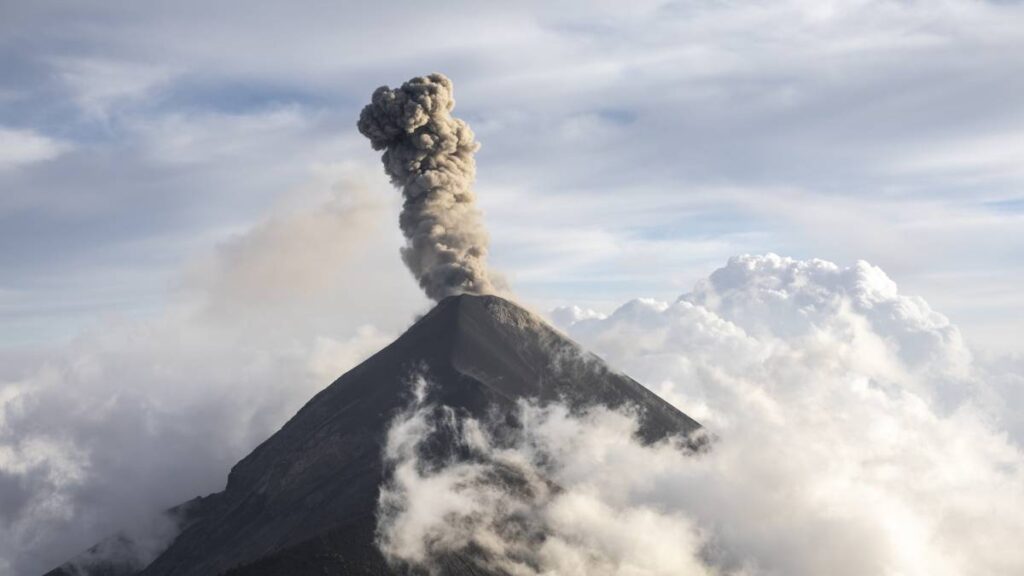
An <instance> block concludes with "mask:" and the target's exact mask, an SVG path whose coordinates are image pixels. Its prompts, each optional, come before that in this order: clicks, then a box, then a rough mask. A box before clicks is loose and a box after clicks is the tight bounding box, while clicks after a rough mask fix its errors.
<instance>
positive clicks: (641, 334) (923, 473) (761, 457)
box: [381, 255, 1024, 576]
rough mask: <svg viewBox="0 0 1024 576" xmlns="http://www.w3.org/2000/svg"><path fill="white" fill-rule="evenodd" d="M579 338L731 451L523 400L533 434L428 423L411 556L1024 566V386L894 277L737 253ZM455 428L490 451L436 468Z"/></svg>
mask: <svg viewBox="0 0 1024 576" xmlns="http://www.w3.org/2000/svg"><path fill="white" fill-rule="evenodd" d="M562 316H563V317H569V318H571V317H572V316H573V315H572V314H563V315H562ZM576 316H579V314H576ZM565 328H566V329H567V330H568V332H569V333H570V334H571V335H573V336H574V337H575V338H577V339H578V340H580V341H581V342H582V343H583V344H584V345H586V346H589V347H591V348H592V349H594V350H595V351H597V352H598V353H600V354H602V355H603V356H605V357H606V359H608V360H609V361H610V363H611V364H612V365H614V366H617V367H621V368H623V369H625V371H627V372H628V373H630V374H631V375H633V376H635V377H637V378H638V379H639V380H640V381H642V382H646V383H647V384H649V385H651V386H652V387H653V388H654V389H655V390H657V391H658V392H659V393H660V394H662V395H663V397H665V398H667V399H669V400H671V401H672V402H673V403H674V404H676V405H677V406H678V407H680V408H681V409H683V410H685V411H687V412H688V413H689V414H691V415H693V416H694V417H696V418H697V419H698V420H700V421H701V422H702V423H703V424H704V425H705V426H706V427H707V428H708V429H709V430H712V431H713V432H714V434H715V436H716V437H717V440H716V441H715V443H714V444H713V447H712V449H711V450H710V451H708V452H707V453H702V454H698V455H687V454H686V453H684V452H683V451H682V450H681V449H680V448H679V447H678V446H677V445H675V444H673V443H671V442H666V443H661V444H656V445H653V446H643V445H641V444H639V443H638V442H636V441H634V440H633V439H632V438H633V436H632V432H633V431H634V430H635V421H634V420H633V419H632V417H631V416H630V415H628V414H617V413H613V412H608V411H600V410H599V411H594V412H591V413H590V414H589V415H586V416H584V417H582V418H576V417H570V416H569V415H568V413H567V412H566V411H565V410H563V409H561V408H559V407H557V406H556V407H552V408H547V409H541V408H537V407H534V406H530V405H522V406H520V414H521V417H522V418H523V419H524V420H526V421H528V422H529V423H530V424H529V425H528V426H527V427H525V429H524V432H523V435H522V436H521V437H520V438H517V439H515V440H514V441H512V442H506V441H499V440H496V439H495V438H494V437H493V436H492V435H489V434H488V432H487V430H488V427H487V423H486V422H476V421H471V420H467V419H461V420H460V418H459V416H458V414H455V413H453V412H450V411H448V412H445V411H444V409H443V408H439V407H420V408H419V409H415V410H411V411H410V412H409V413H408V414H406V415H404V416H403V417H402V418H400V419H398V420H397V421H396V423H395V425H394V427H393V429H392V433H391V436H390V438H389V443H388V452H387V454H388V457H389V458H390V461H391V462H392V463H393V466H394V470H395V475H394V481H393V483H392V485H391V487H390V488H389V490H388V491H386V492H385V494H384V495H383V496H382V518H383V519H384V520H385V522H383V523H382V536H381V541H382V544H383V548H384V550H385V551H386V552H388V553H389V554H390V555H391V557H392V558H393V559H394V560H395V561H396V562H404V563H408V564H412V565H417V566H422V567H426V568H428V569H431V568H436V567H438V566H439V565H441V563H443V562H445V561H446V560H450V559H451V557H452V555H453V554H455V555H456V556H457V555H458V554H459V553H464V552H465V551H466V550H484V551H487V552H490V555H489V556H487V557H489V558H491V561H490V562H489V567H491V568H499V569H502V570H506V571H507V572H509V573H512V574H580V575H583V574H615V575H619V574H623V575H624V574H650V575H654V574H665V575H669V574H674V575H680V574H683V575H685V574H743V575H758V574H788V575H817V574H837V575H850V576H854V575H863V574H886V575H896V574H903V575H918V574H920V575H936V574H938V575H965V574H976V573H985V574H1005V575H1010V574H1017V573H1019V572H1020V571H1021V570H1022V569H1024V552H1022V551H1021V550H1020V548H1019V546H1016V545H1015V542H1016V540H1017V538H1018V535H1019V533H1020V531H1021V530H1022V529H1024V454H1022V451H1021V445H1022V444H1021V440H1022V437H1021V436H1020V435H1019V434H1016V433H1012V432H1010V431H1008V429H1010V428H1012V418H1009V417H1008V414H1007V412H1008V411H1007V409H1006V408H1005V407H1006V406H1007V405H1008V398H1007V394H1009V393H1012V389H1011V388H1010V387H1007V386H1005V385H1001V384H1000V383H999V379H998V378H995V379H989V377H990V376H991V368H989V367H986V366H982V365H979V364H978V363H977V362H976V361H975V360H973V359H972V356H971V354H970V353H969V351H968V350H967V349H966V348H965V346H964V344H963V342H962V339H961V338H960V335H959V332H958V331H957V329H956V328H955V326H953V325H951V324H950V323H949V321H948V320H947V319H946V318H945V317H944V316H942V315H941V314H939V313H937V312H935V311H933V310H931V308H930V307H929V306H928V305H927V303H925V302H924V301H922V300H920V299H918V298H913V297H907V296H904V295H901V294H900V293H899V291H898V289H897V286H896V285H895V283H893V282H892V280H890V279H889V278H888V277H887V276H886V275H885V274H884V273H883V272H882V271H881V270H880V269H878V268H876V267H873V266H871V265H869V264H866V263H863V262H860V263H857V264H856V265H854V266H851V267H849V268H841V267H839V266H836V265H834V264H831V263H829V262H825V261H820V260H809V261H799V260H792V259H787V258H780V257H778V256H774V255H768V256H744V257H738V258H734V259H732V260H730V261H729V263H728V264H727V265H726V266H725V267H723V268H721V269H719V270H717V271H716V272H715V273H714V274H712V275H711V276H710V277H709V278H707V279H706V280H705V281H703V282H701V283H700V284H699V285H698V286H697V287H696V288H695V289H694V290H693V291H692V292H690V293H687V294H685V295H683V296H682V297H680V298H679V299H678V300H677V301H676V302H673V303H665V302H657V301H651V300H646V301H645V300H635V301H632V302H630V303H627V304H626V305H624V306H622V307H621V308H619V309H618V310H616V311H615V312H614V313H613V314H611V315H610V316H608V317H607V318H589V319H582V320H578V321H575V322H572V323H570V324H569V325H567V326H566V327H565ZM1016 382H1017V386H1019V382H1020V381H1019V379H1018V380H1017V381H1016ZM1017 393H1019V391H1018V392H1017ZM440 428H444V429H446V430H448V431H449V432H448V433H449V434H450V433H451V432H450V431H451V430H454V431H456V432H457V433H456V434H455V436H456V437H458V438H461V441H462V444H463V445H464V446H466V447H467V450H468V452H469V454H470V455H471V456H470V457H469V458H464V459H452V460H451V461H450V462H449V463H448V464H447V465H443V466H440V467H438V466H432V465H430V464H429V463H426V462H424V461H422V459H421V458H420V457H419V456H418V452H417V450H416V446H417V443H418V442H422V441H424V440H423V439H424V438H428V439H429V437H430V435H431V434H432V433H435V432H436V431H437V430H438V429H440Z"/></svg>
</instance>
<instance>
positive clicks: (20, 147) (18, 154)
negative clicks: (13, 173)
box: [0, 126, 70, 171]
mask: <svg viewBox="0 0 1024 576" xmlns="http://www.w3.org/2000/svg"><path fill="white" fill-rule="evenodd" d="M69 148H70V145H69V144H67V143H65V142H61V141H59V140H55V139H53V138H49V137H47V136H43V135H42V134H39V133H38V132H35V131H32V130H15V129H12V128H4V127H3V126H0V171H2V170H10V169H12V168H17V167H19V166H24V165H27V164H34V163H36V162H44V161H46V160H52V159H54V158H56V157H57V156H60V155H61V154H62V153H64V152H65V151H67V150H68V149H69Z"/></svg>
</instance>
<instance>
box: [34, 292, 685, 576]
mask: <svg viewBox="0 0 1024 576" xmlns="http://www.w3.org/2000/svg"><path fill="white" fill-rule="evenodd" d="M417 372H422V373H423V374H425V375H426V377H427V378H428V380H429V381H430V382H431V383H432V386H431V387H430V389H429V390H430V392H429V394H430V400H431V401H432V402H436V403H440V404H445V405H448V406H452V407H454V408H458V409H462V410H465V411H466V412H468V413H469V414H473V415H478V416H481V417H482V416H485V415H486V414H488V413H492V412H493V411H494V410H495V409H496V408H497V409H501V408H503V407H507V408H511V407H512V406H513V405H514V403H515V402H516V401H517V400H519V399H522V398H532V399H536V400H538V401H540V402H547V401H553V400H564V401H566V402H568V403H569V404H570V405H571V406H574V407H586V406H590V405H606V406H611V407H615V406H620V405H623V404H630V405H634V406H636V407H637V408H638V409H639V411H640V414H641V423H642V427H641V435H642V436H643V437H644V438H645V439H647V440H654V439H657V438H661V437H664V436H666V435H670V434H686V433H689V432H692V431H694V430H696V429H697V428H699V425H698V424H697V423H696V422H695V421H693V420H692V419H690V418H689V417H688V416H686V415H685V414H683V413H682V412H680V411H678V410H676V409H675V408H674V407H672V406H671V405H669V404H668V403H667V402H665V401H663V400H661V399H660V398H658V397H657V396H656V395H654V394H653V393H652V392H650V391H648V390H647V389H646V388H644V387H643V386H641V385H640V384H638V383H637V382H635V381H634V380H632V379H630V378H629V377H627V376H624V375H622V374H620V373H617V372H614V371H612V370H610V369H609V368H608V367H607V366H606V365H605V364H604V363H603V362H602V361H601V360H600V359H599V358H597V357H596V356H594V355H592V354H589V353H587V352H584V351H583V350H581V349H580V348H579V347H578V346H577V345H576V344H574V343H573V342H571V341H570V340H568V339H567V338H566V337H565V336H563V335H562V334H560V333H558V332H556V331H555V330H554V329H552V328H551V327H549V326H548V325H547V324H546V323H544V322H543V321H542V320H539V319H538V318H537V317H536V316H534V315H533V314H530V313H529V312H527V311H525V310H523V309H522V308H520V307H518V306H516V305H515V304H512V303H511V302H508V301H506V300H503V299H501V298H498V297H494V296H471V295H462V296H454V297H450V298H447V299H445V300H443V301H442V302H441V303H439V304H438V305H437V306H436V307H435V308H434V309H433V310H431V311H430V312H429V313H428V314H427V315H426V316H424V317H423V318H421V319H420V320H419V321H418V322H417V323H416V324H415V325H413V326H412V327H411V328H410V329H409V330H408V331H406V333H405V334H403V335H402V336H401V337H400V338H398V340H396V341H395V342H394V343H392V344H391V345H389V346H388V347H387V348H385V349H383V350H381V351H380V352H378V353H377V354H376V355H374V356H373V357H371V358H370V359H368V360H366V361H365V362H363V363H362V364H360V365H359V366H357V367H356V368H354V369H352V370H351V371H349V372H348V373H346V374H345V375H343V376H342V377H341V378H339V379H338V380H337V381H335V382H334V383H333V384H331V385H330V386H328V387H327V388H325V389H324V390H323V391H321V392H320V393H319V394H317V395H316V396H315V397H314V398H313V399H312V400H310V401H309V402H308V403H307V404H306V405H305V406H304V407H303V408H302V409H301V410H300V411H299V412H298V413H297V414H296V415H295V416H294V417H292V419H291V420H289V421H288V423H287V424H285V425H284V427H283V428H282V429H281V430H280V431H278V432H277V433H276V434H274V435H273V436H271V437H270V438H269V439H268V440H267V441H266V442H264V443H263V444H261V445H260V446H259V447H257V448H256V449H255V450H254V451H253V452H252V453H251V454H249V455H248V456H246V457H245V458H244V459H243V460H242V461H240V462H239V463H238V464H236V465H235V467H234V468H233V469H232V470H231V473H230V474H229V476H228V483H227V487H226V489H225V490H224V491H223V492H220V493H218V494H214V495H212V496H210V497H207V498H204V499H201V501H199V502H198V504H195V505H193V506H191V507H190V509H189V511H190V512H189V521H188V522H187V523H186V524H185V526H184V528H183V529H182V531H181V532H180V534H179V535H178V536H177V538H176V539H175V540H174V542H173V543H172V544H171V545H170V547H169V548H168V549H167V550H165V551H164V552H163V553H162V554H161V555H160V556H158V557H157V558H156V559H155V560H154V561H153V562H152V563H151V564H149V565H148V566H147V567H146V568H144V569H143V570H141V571H139V572H136V574H138V575H139V576H171V575H174V576H185V575H188V576H208V575H215V574H223V573H227V574H231V575H233V576H257V575H264V574H267V575H269V574H288V575H296V576H301V575H305V574H310V575H312V574H318V575H319V574H367V575H374V574H394V573H396V572H397V570H395V569H392V568H389V567H388V565H387V564H386V563H385V561H384V559H383V558H382V556H381V554H380V552H379V551H378V550H377V548H376V546H375V545H374V534H375V530H376V520H375V515H374V514H375V509H376V506H377V497H378V494H379V490H380V486H381V484H382V482H383V480H384V475H385V469H384V462H383V459H382V448H383V444H384V441H385V435H386V433H387V429H388V425H389V423H390V421H391V419H392V418H393V417H394V416H395V415H396V414H397V413H399V412H400V411H401V410H402V409H403V408H404V407H405V406H407V405H408V403H409V400H410V394H411V392H410V384H409V382H410V377H411V375H413V374H416V373H417ZM444 565H445V566H447V569H446V572H448V573H451V574H467V575H468V574H478V573H481V572H480V571H479V570H477V569H475V568H474V567H473V565H472V562H471V561H469V560H468V559H466V558H461V557H458V556H453V557H451V558H448V559H445V562H444ZM61 570H62V569H58V570H56V571H54V572H51V573H50V574H51V575H52V576H57V575H60V574H72V573H74V572H70V571H67V570H65V571H61ZM90 573H91V574H100V572H91V571H90ZM116 574H117V575H118V576H120V575H121V574H127V573H125V572H118V573H116Z"/></svg>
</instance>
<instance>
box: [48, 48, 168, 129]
mask: <svg viewBox="0 0 1024 576" xmlns="http://www.w3.org/2000/svg"><path fill="white" fill-rule="evenodd" d="M50 65H51V66H52V67H53V69H54V70H55V72H56V75H57V77H58V78H60V80H61V81H62V82H63V83H64V84H65V85H66V86H67V88H68V89H69V90H70V92H71V98H72V99H73V100H74V102H75V104H76V105H77V106H78V107H79V108H80V109H81V111H82V112H83V113H84V114H86V115H87V116H89V117H91V118H94V119H99V120H107V119H109V117H110V116H111V114H112V113H114V112H117V111H118V109H119V108H120V107H122V106H125V105H130V104H133V103H135V102H137V101H138V100H139V99H141V98H144V97H146V96H148V95H151V94H152V93H153V91H154V90H156V89H157V88H158V87H160V86H161V85H164V84H166V83H167V82H169V81H170V80H171V78H173V76H174V73H173V72H172V70H171V69H170V68H169V67H168V66H166V65H163V64H149V63H144V62H132V61H129V60H121V59H113V58H84V57H67V56H63V57H55V58H53V59H51V60H50Z"/></svg>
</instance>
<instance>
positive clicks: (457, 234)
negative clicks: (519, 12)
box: [359, 74, 495, 300]
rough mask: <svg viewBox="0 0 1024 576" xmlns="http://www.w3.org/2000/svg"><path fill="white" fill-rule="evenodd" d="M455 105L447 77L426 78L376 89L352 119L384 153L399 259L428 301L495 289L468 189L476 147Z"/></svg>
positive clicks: (484, 240) (484, 235)
mask: <svg viewBox="0 0 1024 576" xmlns="http://www.w3.org/2000/svg"><path fill="white" fill-rule="evenodd" d="M454 107H455V100H454V98H453V97H452V82H451V80H449V79H448V78H447V77H445V76H444V75H442V74H431V75H429V76H426V77H420V78H413V79H412V80H409V81H408V82H406V83H404V84H402V86H401V88H395V89H391V88H388V87H387V86H381V87H380V88H378V89H377V90H376V91H374V93H373V99H372V101H371V102H370V104H368V105H367V106H366V107H365V108H363V112H362V114H361V115H360V116H359V131H360V132H361V133H362V134H363V135H364V136H366V137H367V138H369V139H370V144H371V145H372V146H373V149H374V150H383V151H384V155H383V156H382V160H383V161H384V170H385V172H387V174H388V176H390V177H391V183H392V184H394V185H395V186H397V187H399V188H401V189H402V195H403V196H405V203H404V205H403V207H402V214H401V217H400V218H399V225H400V226H401V228H402V233H404V234H405V238H406V241H407V242H406V246H405V247H404V248H403V249H402V259H403V260H404V261H405V264H406V266H408V267H409V269H410V270H411V271H412V273H413V275H414V276H416V279H417V280H418V281H419V283H420V286H422V287H423V289H424V290H425V291H426V293H427V296H429V297H431V298H433V299H434V300H441V299H442V298H444V297H446V296H451V295H453V294H461V293H465V292H469V293H473V294H482V293H490V292H494V291H495V290H494V284H493V282H492V280H491V278H490V276H489V274H488V272H487V263H486V257H487V231H486V230H485V229H484V225H483V220H482V217H481V215H480V211H479V210H478V209H477V207H476V202H475V195H474V194H473V190H472V189H471V187H470V186H471V185H472V183H473V179H474V177H475V174H476V163H475V162H474V160H473V153H474V152H476V151H477V149H478V148H479V144H477V142H476V141H475V140H474V139H473V131H472V130H470V128H469V125H467V124H466V123H465V122H463V121H462V120H459V119H458V118H454V117H452V115H451V110H452V108H454Z"/></svg>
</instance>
